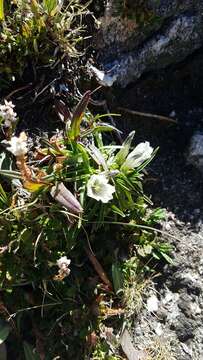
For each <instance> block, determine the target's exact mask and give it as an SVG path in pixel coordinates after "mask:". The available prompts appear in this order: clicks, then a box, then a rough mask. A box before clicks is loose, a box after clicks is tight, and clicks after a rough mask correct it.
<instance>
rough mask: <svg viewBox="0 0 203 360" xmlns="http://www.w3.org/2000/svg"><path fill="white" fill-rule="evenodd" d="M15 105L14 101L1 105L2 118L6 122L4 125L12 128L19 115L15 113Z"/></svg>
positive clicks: (0, 116)
mask: <svg viewBox="0 0 203 360" xmlns="http://www.w3.org/2000/svg"><path fill="white" fill-rule="evenodd" d="M14 107H15V105H14V104H13V103H12V101H7V100H5V101H4V105H0V118H2V119H3V120H4V125H5V126H6V127H10V126H11V125H12V124H13V123H15V122H16V120H17V114H16V113H15V112H14V110H13V108H14Z"/></svg>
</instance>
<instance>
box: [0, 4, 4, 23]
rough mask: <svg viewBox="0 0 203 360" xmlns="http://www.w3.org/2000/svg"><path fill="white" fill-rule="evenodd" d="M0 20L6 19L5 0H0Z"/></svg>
mask: <svg viewBox="0 0 203 360" xmlns="http://www.w3.org/2000/svg"><path fill="white" fill-rule="evenodd" d="M0 20H4V0H0Z"/></svg>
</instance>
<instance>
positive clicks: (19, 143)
mask: <svg viewBox="0 0 203 360" xmlns="http://www.w3.org/2000/svg"><path fill="white" fill-rule="evenodd" d="M7 143H8V144H9V145H10V146H9V147H8V148H7V149H8V150H9V151H10V152H12V154H13V155H15V156H16V157H20V156H23V155H25V154H27V151H28V149H27V135H26V134H25V133H24V132H21V133H20V136H19V137H17V136H13V137H12V138H11V140H10V141H8V142H7Z"/></svg>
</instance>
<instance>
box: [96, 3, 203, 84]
mask: <svg viewBox="0 0 203 360" xmlns="http://www.w3.org/2000/svg"><path fill="white" fill-rule="evenodd" d="M119 4H120V5H119ZM123 4H124V2H123V1H122V0H111V1H108V4H107V6H106V11H105V14H104V17H103V18H102V19H101V28H100V30H99V32H98V34H97V35H96V37H95V41H94V42H95V47H96V49H97V50H98V60H99V63H100V64H101V65H102V67H103V68H104V70H106V71H108V74H109V76H111V78H113V79H114V81H115V83H117V84H119V85H121V86H122V87H125V86H126V85H127V84H128V83H130V82H132V81H135V80H137V79H139V77H140V76H141V75H142V74H143V73H145V72H148V71H151V70H157V69H161V68H164V67H166V66H168V65H170V64H174V63H177V62H180V61H181V60H183V59H185V58H186V57H187V56H188V55H189V54H191V53H193V52H194V51H195V50H196V49H199V48H200V47H201V46H202V45H203V2H202V0H196V1H195V0H186V1H179V0H170V1H169V0H160V1H156V0H148V1H146V2H144V5H143V1H142V4H141V3H140V2H139V1H136V2H132V1H130V0H127V1H125V6H124V5H123ZM139 4H140V5H139ZM127 7H128V9H127ZM126 9H127V10H126Z"/></svg>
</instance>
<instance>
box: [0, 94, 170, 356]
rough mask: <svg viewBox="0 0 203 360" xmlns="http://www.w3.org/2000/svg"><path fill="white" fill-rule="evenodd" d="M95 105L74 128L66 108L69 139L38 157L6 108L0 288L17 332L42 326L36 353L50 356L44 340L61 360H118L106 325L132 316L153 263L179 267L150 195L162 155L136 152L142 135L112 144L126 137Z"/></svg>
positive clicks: (63, 135)
mask: <svg viewBox="0 0 203 360" xmlns="http://www.w3.org/2000/svg"><path fill="white" fill-rule="evenodd" d="M90 97H91V92H90V91H88V92H86V93H85V94H84V96H83V97H82V99H81V101H80V102H79V104H78V105H77V106H76V109H75V111H74V112H73V115H72V116H71V118H69V116H68V114H67V111H65V109H64V108H60V117H63V119H64V124H65V125H64V130H63V131H61V132H56V134H54V135H53V136H52V137H51V138H50V139H48V138H42V139H41V145H40V146H38V147H33V148H31V149H29V144H28V141H27V136H26V134H25V133H21V134H20V135H19V136H16V135H15V133H14V132H15V127H16V118H17V115H16V114H15V112H14V110H13V105H12V103H8V102H6V103H5V104H3V105H1V107H0V117H1V123H2V128H3V133H4V136H5V139H4V140H3V141H2V143H1V147H2V151H1V154H0V176H1V187H0V209H1V210H0V284H1V289H2V290H4V303H5V304H6V306H7V310H6V311H7V312H6V314H7V315H8V313H10V312H12V314H10V316H9V319H10V320H11V319H12V320H13V321H14V323H15V324H16V325H15V326H17V332H19V333H21V332H22V331H25V330H22V329H24V326H26V325H25V324H24V323H25V321H26V319H27V318H29V321H30V322H31V323H32V328H33V333H32V342H33V346H34V348H35V350H33V351H35V352H39V351H42V350H39V348H38V346H37V344H38V343H39V338H40V337H41V342H42V345H43V346H44V348H45V350H44V351H45V352H46V351H47V350H49V353H50V354H52V358H53V356H58V355H59V354H60V355H61V356H63V355H64V356H65V354H66V352H67V348H68V353H69V357H70V358H73V357H74V358H76V356H78V359H81V358H84V354H85V353H86V352H87V349H89V348H90V349H91V350H90V353H92V354H93V358H92V359H95V360H96V359H108V360H114V359H119V355H118V356H117V355H115V356H114V354H113V353H111V352H109V355H108V351H107V352H106V354H105V352H104V349H105V347H106V345H105V343H106V340H105V339H104V341H103V340H102V342H100V335H101V328H102V325H104V324H106V323H108V321H110V320H111V319H115V318H116V319H117V318H120V317H121V316H123V315H124V314H125V303H126V302H125V296H124V293H125V289H126V288H127V284H128V286H129V289H130V287H132V286H133V281H134V280H135V275H137V274H138V272H139V271H140V269H144V264H146V263H147V262H148V264H149V260H150V259H152V258H155V259H163V260H164V259H170V258H169V256H168V255H167V254H168V253H169V247H166V246H164V245H163V244H162V242H161V241H160V239H159V237H158V236H157V233H156V228H155V226H156V223H157V221H159V220H160V219H162V218H163V212H162V211H161V210H160V209H157V210H155V211H152V210H150V206H151V201H150V200H149V199H148V197H146V195H144V192H143V188H142V181H143V178H144V172H143V170H144V168H145V167H146V166H147V164H148V163H149V162H150V161H151V160H152V158H153V157H154V155H155V153H156V151H154V150H153V148H152V147H151V146H150V144H149V143H148V142H143V143H141V144H138V145H137V146H136V147H135V148H134V149H133V150H132V141H133V138H134V131H133V132H131V133H130V134H129V135H128V137H127V138H126V140H125V141H124V142H123V144H122V145H120V146H118V145H116V144H110V145H109V144H106V142H105V141H104V140H105V136H104V135H105V133H106V132H117V131H118V130H117V129H116V128H115V127H113V126H112V125H110V124H108V123H106V122H104V119H105V116H104V115H97V116H93V115H92V114H91V113H90V112H89V111H88V110H87V106H88V103H89V100H90ZM157 231H158V229H157ZM143 271H144V270H143ZM16 299H18V301H16ZM127 311H128V309H127ZM5 318H7V319H8V316H5ZM112 323H114V321H113V320H112ZM39 324H40V325H39ZM39 327H40V331H41V332H43V334H44V333H46V335H44V336H43V335H39V329H38V328H39ZM56 334H58V339H59V341H58V342H57V344H55V342H53V341H52V340H51V339H52V336H55V335H56ZM63 334H64V337H63ZM73 334H75V335H74V336H73ZM87 339H89V341H90V347H89V346H87ZM30 340H31V339H29V341H30ZM25 341H27V339H25ZM107 343H108V342H107ZM54 344H55V345H54ZM20 346H21V347H22V344H19V348H20ZM95 346H96V348H95ZM107 347H108V346H107ZM25 348H26V349H28V346H27V345H26V346H24V349H25ZM75 349H77V354H76V353H75ZM19 351H20V350H19ZM47 359H49V357H48V358H47Z"/></svg>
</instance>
